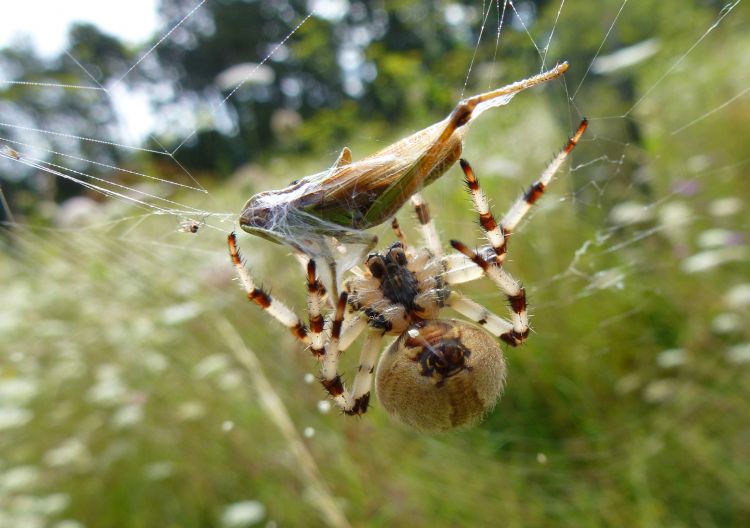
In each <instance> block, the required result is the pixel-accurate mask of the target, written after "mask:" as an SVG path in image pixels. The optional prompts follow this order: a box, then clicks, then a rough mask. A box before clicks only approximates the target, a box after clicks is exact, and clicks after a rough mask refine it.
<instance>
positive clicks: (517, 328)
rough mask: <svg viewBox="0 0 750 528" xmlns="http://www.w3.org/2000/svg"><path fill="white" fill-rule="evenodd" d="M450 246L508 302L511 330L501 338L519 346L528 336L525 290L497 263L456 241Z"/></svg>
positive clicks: (452, 241)
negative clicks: (493, 284)
mask: <svg viewBox="0 0 750 528" xmlns="http://www.w3.org/2000/svg"><path fill="white" fill-rule="evenodd" d="M451 246H453V248H454V249H456V250H457V251H459V252H461V253H463V254H464V255H466V256H467V257H468V258H470V259H471V260H472V262H474V264H476V265H477V266H479V267H480V268H481V269H482V272H483V273H484V275H487V276H488V277H489V278H490V280H492V282H494V283H495V285H496V286H497V287H498V288H499V289H500V291H502V292H503V293H504V294H505V295H506V296H507V297H508V301H509V302H510V309H511V321H512V324H513V328H512V330H511V331H510V335H508V336H507V337H503V336H501V338H502V339H503V341H506V342H507V343H509V344H511V345H513V346H515V345H518V344H520V343H521V342H522V341H523V340H524V339H526V337H527V336H528V335H529V316H528V313H527V312H526V290H524V288H523V286H521V284H520V283H519V282H518V281H517V280H516V279H514V278H513V277H512V276H511V275H510V273H508V272H507V271H505V270H504V269H503V268H502V267H501V266H500V265H498V263H497V262H490V261H488V260H487V259H485V258H484V257H483V256H482V255H479V254H478V253H477V252H475V251H473V250H471V249H469V248H468V247H467V246H466V245H465V244H462V243H461V242H459V241H458V240H451Z"/></svg>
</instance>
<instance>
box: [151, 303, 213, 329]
mask: <svg viewBox="0 0 750 528" xmlns="http://www.w3.org/2000/svg"><path fill="white" fill-rule="evenodd" d="M202 311H203V308H202V307H201V305H200V304H198V303H197V302H186V303H181V304H173V305H172V306H168V307H167V308H165V309H164V311H163V312H162V315H161V318H162V321H164V323H165V324H168V325H178V324H181V323H184V322H186V321H189V320H191V319H195V318H196V317H198V316H199V315H200V314H201V312H202Z"/></svg>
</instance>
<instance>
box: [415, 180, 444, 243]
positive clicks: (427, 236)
mask: <svg viewBox="0 0 750 528" xmlns="http://www.w3.org/2000/svg"><path fill="white" fill-rule="evenodd" d="M411 203H412V205H413V206H414V212H415V213H417V220H418V221H419V226H420V228H421V230H422V239H423V240H424V244H425V245H426V246H427V248H428V249H429V250H430V251H432V254H433V255H435V256H436V257H439V256H442V254H443V248H442V247H441V246H440V237H438V234H437V228H436V227H435V222H433V220H432V217H431V216H430V208H429V206H428V205H427V202H425V201H424V199H423V198H422V195H421V194H419V193H415V194H413V195H412V197H411Z"/></svg>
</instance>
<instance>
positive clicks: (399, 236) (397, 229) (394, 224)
mask: <svg viewBox="0 0 750 528" xmlns="http://www.w3.org/2000/svg"><path fill="white" fill-rule="evenodd" d="M391 229H392V230H393V234H394V235H396V240H398V241H399V242H401V245H402V246H404V248H407V247H409V243H408V242H407V240H406V235H404V232H403V231H402V230H401V226H400V225H399V223H398V218H396V217H395V216H394V217H393V220H391Z"/></svg>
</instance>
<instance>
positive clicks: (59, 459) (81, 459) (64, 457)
mask: <svg viewBox="0 0 750 528" xmlns="http://www.w3.org/2000/svg"><path fill="white" fill-rule="evenodd" d="M42 460H44V463H45V464H47V465H48V466H50V467H65V466H76V467H84V466H87V465H88V464H90V462H91V453H89V450H88V447H86V444H84V443H83V441H81V440H80V439H79V438H75V437H74V438H68V439H67V440H65V441H64V442H62V443H61V444H60V445H58V446H57V447H54V448H52V449H50V450H49V451H47V452H46V453H44V456H43V457H42Z"/></svg>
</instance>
